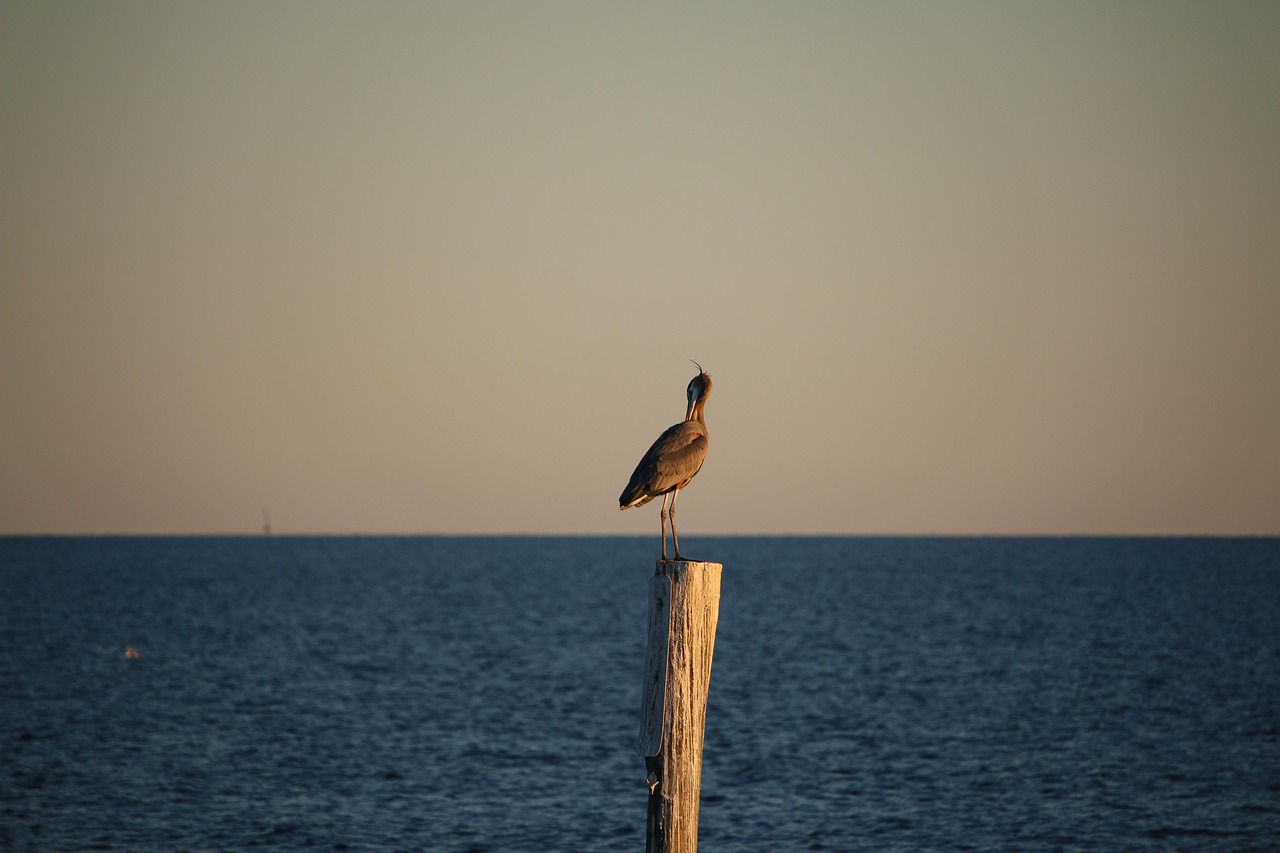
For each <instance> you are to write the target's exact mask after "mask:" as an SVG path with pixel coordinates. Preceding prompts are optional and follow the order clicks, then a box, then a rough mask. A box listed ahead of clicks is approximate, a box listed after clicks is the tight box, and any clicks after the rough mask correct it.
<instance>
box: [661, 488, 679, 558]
mask: <svg viewBox="0 0 1280 853" xmlns="http://www.w3.org/2000/svg"><path fill="white" fill-rule="evenodd" d="M658 518H659V519H660V521H659V524H660V525H661V528H662V562H664V563H665V562H667V496H666V495H663V496H662V512H660V513H658ZM675 532H676V529H675V528H674V527H672V528H671V534H672V536H673V537H674V536H675Z"/></svg>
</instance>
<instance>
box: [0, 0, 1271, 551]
mask: <svg viewBox="0 0 1280 853" xmlns="http://www.w3.org/2000/svg"><path fill="white" fill-rule="evenodd" d="M0 145H2V151H3V154H2V156H0V187H2V191H0V533H253V532H255V531H257V530H258V529H259V528H260V527H261V525H262V512H263V509H264V508H268V509H269V510H270V514H271V519H272V522H273V524H274V526H275V528H276V530H277V532H281V533H335V534H337V533H503V532H512V533H589V534H606V533H633V534H637V535H651V534H653V533H656V532H657V527H658V519H657V507H656V504H654V505H651V506H649V507H646V508H644V509H641V510H633V511H629V512H627V513H619V512H618V509H617V496H618V493H619V492H620V491H621V490H622V487H623V485H625V483H626V480H627V477H628V476H629V474H630V473H631V469H632V467H634V465H635V463H636V461H637V460H638V459H639V457H640V455H641V454H642V453H643V452H644V450H645V449H646V448H647V447H648V446H649V443H650V442H651V441H652V440H653V439H654V438H656V437H657V435H658V434H659V433H660V432H661V431H662V430H663V429H664V428H666V427H667V426H669V425H670V424H672V423H674V422H676V421H678V420H679V419H680V418H681V417H682V416H683V413H684V388H685V384H686V383H687V382H688V380H689V379H690V378H691V377H692V376H693V375H694V372H695V369H694V367H693V366H692V365H691V364H690V363H689V361H688V359H691V358H692V359H697V360H698V361H699V362H700V363H701V364H702V365H703V367H705V368H706V370H707V371H708V373H710V374H711V376H712V377H713V378H714V380H715V384H716V387H715V392H714V394H713V396H712V398H711V400H710V402H709V403H708V405H707V422H708V426H709V430H710V433H711V452H710V455H709V457H708V461H707V463H706V465H705V467H704V468H703V470H702V473H701V474H700V475H699V477H698V479H697V480H695V481H694V483H693V484H692V485H691V486H690V487H689V488H688V489H687V490H686V491H685V492H684V493H683V496H682V497H681V500H680V510H681V512H680V532H681V534H682V535H683V537H685V538H693V537H696V536H697V535H699V534H712V533H838V534H839V533H849V534H893V533H907V534H915V533H920V534H934V533H972V534H1001V533H1009V534H1022V533H1048V534H1094V533H1097V534H1106V533H1135V534H1202V533H1208V534H1270V535H1276V534H1280V3H1275V2H1255V3H1246V2H1225V3H1224V2H1176V0H1129V1H1128V2H1110V0H1108V1H1107V2H1089V1H1088V0H1085V1H1084V2H1061V3H1028V2H968V3H944V2H899V0H893V1H892V2H849V3H809V2H785V3H784V2H777V3H751V2H732V3H698V4H668V3H657V4H647V3H646V4H618V3H599V2H581V3H578V2H570V3H566V2H545V3H494V2H480V3H436V2H404V3H389V2H371V3H354V2H335V3H326V2H284V1H283V0H281V1H280V2H256V0H255V2H217V3H171V2H112V0H106V2H70V3H69V2H50V1H49V0H39V2H15V1H14V0H6V1H5V2H3V3H0Z"/></svg>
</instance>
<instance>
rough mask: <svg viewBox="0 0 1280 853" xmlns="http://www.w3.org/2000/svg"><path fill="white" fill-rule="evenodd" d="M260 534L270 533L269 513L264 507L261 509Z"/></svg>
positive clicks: (266, 534)
mask: <svg viewBox="0 0 1280 853" xmlns="http://www.w3.org/2000/svg"><path fill="white" fill-rule="evenodd" d="M262 535H263V536H270V535H271V515H270V514H269V513H268V512H267V511H266V510H265V509H264V510H263V511H262Z"/></svg>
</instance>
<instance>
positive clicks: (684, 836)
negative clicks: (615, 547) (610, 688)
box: [639, 561, 723, 853]
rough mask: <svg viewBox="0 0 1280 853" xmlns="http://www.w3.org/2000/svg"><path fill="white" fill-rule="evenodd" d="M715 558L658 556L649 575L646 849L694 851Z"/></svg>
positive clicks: (643, 739)
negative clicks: (666, 559)
mask: <svg viewBox="0 0 1280 853" xmlns="http://www.w3.org/2000/svg"><path fill="white" fill-rule="evenodd" d="M722 568H723V567H722V566H721V565H720V564H719V563H695V562H688V561H682V562H671V563H663V562H659V563H658V569H657V573H656V574H654V576H653V578H652V579H650V581H649V641H648V647H647V648H646V650H645V675H644V709H643V712H642V718H641V721H640V741H639V752H640V755H641V756H642V757H643V758H644V764H645V770H646V773H647V776H648V783H649V816H648V821H647V829H646V832H645V851H646V853H695V851H697V849H698V805H699V797H700V795H701V790H702V741H703V734H704V732H705V731H706V721H707V688H708V687H709V686H710V684H711V656H712V652H713V651H714V649H715V643H716V622H717V621H718V620H719V618H720V570H721V569H722Z"/></svg>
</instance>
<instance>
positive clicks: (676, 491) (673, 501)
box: [662, 488, 683, 560]
mask: <svg viewBox="0 0 1280 853" xmlns="http://www.w3.org/2000/svg"><path fill="white" fill-rule="evenodd" d="M679 496H680V490H679V489H678V488H677V489H672V490H671V541H672V542H674V543H675V546H676V560H681V559H683V558H682V557H681V556H680V540H679V539H677V538H676V498H678V497H679ZM662 544H663V545H664V546H665V545H666V544H667V541H666V539H665V538H664V539H663V540H662Z"/></svg>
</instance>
